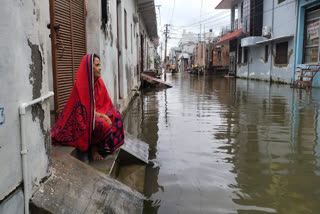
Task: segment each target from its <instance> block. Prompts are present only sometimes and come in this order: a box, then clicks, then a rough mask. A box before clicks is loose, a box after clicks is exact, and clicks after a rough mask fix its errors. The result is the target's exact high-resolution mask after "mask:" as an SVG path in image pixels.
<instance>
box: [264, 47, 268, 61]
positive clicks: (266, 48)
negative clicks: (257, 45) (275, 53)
mask: <svg viewBox="0 0 320 214" xmlns="http://www.w3.org/2000/svg"><path fill="white" fill-rule="evenodd" d="M268 60H269V46H268V45H266V46H265V49H264V62H268Z"/></svg>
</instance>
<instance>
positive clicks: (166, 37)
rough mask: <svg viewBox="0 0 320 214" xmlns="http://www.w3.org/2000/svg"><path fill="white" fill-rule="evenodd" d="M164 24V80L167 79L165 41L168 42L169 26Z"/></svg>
mask: <svg viewBox="0 0 320 214" xmlns="http://www.w3.org/2000/svg"><path fill="white" fill-rule="evenodd" d="M165 26H166V30H165V32H164V35H165V46H164V65H165V69H164V80H165V81H166V79H167V42H168V34H169V31H168V27H169V26H170V25H169V24H165Z"/></svg>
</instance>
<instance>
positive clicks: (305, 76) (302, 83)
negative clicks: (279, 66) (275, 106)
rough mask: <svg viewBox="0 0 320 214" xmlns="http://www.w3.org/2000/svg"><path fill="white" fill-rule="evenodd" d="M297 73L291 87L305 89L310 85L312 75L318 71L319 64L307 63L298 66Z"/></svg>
mask: <svg viewBox="0 0 320 214" xmlns="http://www.w3.org/2000/svg"><path fill="white" fill-rule="evenodd" d="M299 69H300V71H299V73H300V74H299V75H298V78H297V80H296V81H294V83H293V85H292V88H300V89H306V88H310V87H311V86H312V80H313V77H314V76H315V75H316V74H317V73H318V71H320V65H307V67H306V68H299Z"/></svg>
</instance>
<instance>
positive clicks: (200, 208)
mask: <svg viewBox="0 0 320 214" xmlns="http://www.w3.org/2000/svg"><path fill="white" fill-rule="evenodd" d="M167 81H168V82H169V83H171V84H172V85H173V88H171V89H165V90H157V91H155V90H153V89H151V90H145V91H143V92H142V93H141V95H140V96H139V97H137V98H136V99H135V100H134V101H133V104H132V105H131V107H129V109H128V112H127V113H126V115H125V118H124V124H125V129H126V130H127V131H128V132H129V133H131V134H133V135H135V136H136V137H138V138H140V139H141V140H143V141H145V142H147V143H148V144H149V145H150V154H149V155H150V162H151V164H150V165H149V166H148V168H147V172H146V176H145V188H144V189H145V195H146V197H147V200H146V201H145V205H144V213H148V214H149V213H159V214H160V213H161V214H165V213H190V214H195V213H290V214H294V213H305V214H306V213H316V212H317V211H318V210H319V209H320V204H319V198H320V179H319V178H320V139H319V135H320V115H319V105H320V95H319V94H320V89H310V90H298V89H292V88H290V86H289V85H278V84H271V85H270V83H268V82H262V81H253V80H243V79H227V78H223V77H218V76H213V75H212V76H195V75H189V74H188V73H186V72H184V73H183V72H180V73H178V74H172V75H168V76H167Z"/></svg>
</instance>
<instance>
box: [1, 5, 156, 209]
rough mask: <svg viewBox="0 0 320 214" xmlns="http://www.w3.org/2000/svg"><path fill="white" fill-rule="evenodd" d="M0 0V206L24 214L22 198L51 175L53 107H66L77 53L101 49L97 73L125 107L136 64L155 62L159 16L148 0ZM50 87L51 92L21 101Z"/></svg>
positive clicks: (148, 65)
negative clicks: (99, 69)
mask: <svg viewBox="0 0 320 214" xmlns="http://www.w3.org/2000/svg"><path fill="white" fill-rule="evenodd" d="M1 3H2V5H1V9H0V12H1V13H0V17H1V21H0V29H1V39H0V47H1V49H0V51H1V56H2V57H1V59H0V73H1V78H0V85H2V87H3V90H1V92H0V94H1V96H0V168H1V170H2V173H1V176H0V183H1V185H0V201H1V203H0V213H23V212H24V203H23V201H24V200H25V201H26V205H27V203H28V201H29V198H30V197H31V195H32V193H33V192H34V191H35V190H36V189H37V187H38V186H39V185H41V182H42V181H43V180H44V179H45V178H46V177H48V176H50V175H51V164H50V159H51V157H50V151H51V136H50V129H51V127H50V110H51V112H52V113H53V114H52V115H53V117H54V115H57V114H58V113H59V112H60V111H61V109H62V108H63V106H64V104H65V102H66V101H67V99H68V97H69V95H70V92H71V89H72V86H73V83H74V81H75V79H74V77H75V73H76V71H77V68H78V66H79V64H80V62H81V59H82V57H83V56H84V55H85V54H86V53H90V52H94V53H97V54H98V55H100V57H101V63H102V78H103V80H104V82H105V84H106V87H107V89H108V91H109V94H110V97H111V99H112V100H113V102H114V104H115V105H116V106H117V107H118V108H120V109H121V110H123V109H125V108H126V107H127V106H128V103H129V101H130V99H131V98H132V96H133V92H132V90H133V89H135V88H137V87H139V85H140V73H141V71H144V70H146V69H148V68H152V67H153V62H154V60H153V57H154V53H155V52H156V51H155V49H156V45H155V41H156V39H157V37H158V36H157V24H156V23H157V22H156V14H155V8H154V1H153V0H121V1H119V0H85V1H84V0H83V1H80V0H79V1H65V0H55V1H53V0H49V1H43V0H33V1H24V0H22V1H11V0H4V1H2V2H1ZM70 3H71V5H70ZM48 28H49V29H48ZM50 38H51V39H50ZM49 91H54V92H55V95H54V99H53V98H51V100H50V101H47V100H45V101H44V102H40V103H39V104H35V105H32V106H30V107H27V108H26V109H25V108H24V106H21V104H22V103H25V102H29V101H32V100H35V99H37V98H39V97H43V96H47V95H48V96H49V95H50V93H49ZM50 102H51V105H50V106H49V103H50ZM19 106H21V108H20V111H19ZM19 113H20V114H19ZM22 142H25V143H26V148H24V147H23V146H21V145H22ZM21 154H22V155H21ZM22 157H24V158H22ZM25 157H26V158H25ZM22 159H23V160H24V162H23V163H22ZM23 166H24V167H23ZM23 184H25V188H23Z"/></svg>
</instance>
